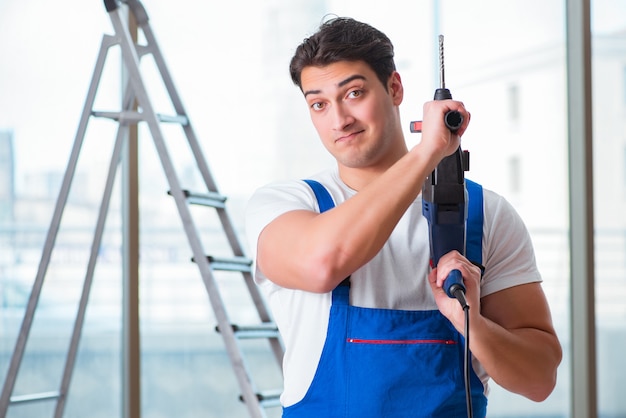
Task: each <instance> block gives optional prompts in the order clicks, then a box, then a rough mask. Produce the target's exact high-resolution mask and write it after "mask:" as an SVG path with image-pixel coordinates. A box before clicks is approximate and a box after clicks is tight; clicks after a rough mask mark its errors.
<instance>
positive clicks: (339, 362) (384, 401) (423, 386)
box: [283, 180, 487, 418]
mask: <svg viewBox="0 0 626 418" xmlns="http://www.w3.org/2000/svg"><path fill="white" fill-rule="evenodd" d="M306 181H307V183H308V184H309V185H310V186H311V187H312V188H313V190H314V191H315V194H316V197H317V199H318V203H319V206H320V211H321V212H323V211H324V210H328V209H330V208H332V207H333V206H334V203H333V201H332V198H331V197H330V195H329V193H328V191H327V190H326V189H325V188H324V187H323V186H321V184H319V183H317V182H313V181H311V180H306ZM475 186H477V185H476V184H475V183H472V184H470V182H468V186H467V187H468V192H469V196H470V204H469V205H468V212H472V204H471V200H472V196H474V203H476V202H477V201H478V203H480V204H479V205H475V206H474V207H475V208H476V209H478V210H479V212H480V213H479V214H474V215H476V216H479V217H480V225H479V227H480V228H479V231H480V232H479V233H478V235H479V237H480V239H479V244H481V243H482V189H481V188H480V186H478V188H477V187H475ZM476 193H479V194H478V195H476ZM476 196H477V197H476ZM472 216H473V215H472V214H468V217H469V218H471V217H472ZM469 224H470V222H469V221H468V233H467V235H468V240H467V241H468V242H467V246H468V251H467V254H468V258H469V255H470V254H469V247H470V246H473V245H475V244H476V240H475V239H474V238H475V235H473V236H472V237H470V235H471V234H472V229H473V230H474V232H476V229H475V228H477V227H476V225H473V226H472V227H470V225H469ZM472 239H474V242H473V243H472V242H471V241H472ZM481 245H482V244H481ZM478 249H479V250H478V252H479V253H480V252H481V250H480V249H481V246H479V247H478ZM472 251H474V250H472ZM473 261H476V262H480V259H478V260H475V259H474V260H473ZM349 292H350V286H349V284H347V281H344V283H342V284H341V285H339V286H337V288H335V290H333V292H332V305H331V310H330V319H329V323H328V332H327V336H326V342H325V344H324V348H323V350H322V355H321V358H320V361H319V364H318V367H317V371H316V373H315V377H314V378H313V382H312V383H311V386H310V387H309V390H308V392H307V393H306V395H305V397H304V398H303V399H302V400H301V401H300V402H298V403H296V404H295V405H292V406H289V407H286V408H284V409H283V417H285V418H289V417H298V418H302V417H311V418H321V417H324V418H326V417H333V418H334V417H358V418H368V417H373V418H374V417H375V418H383V417H385V418H387V417H389V418H405V417H412V418H413V417H445V418H454V417H467V410H466V399H465V386H464V379H463V353H464V351H463V350H464V342H463V337H462V335H461V334H460V333H459V332H457V331H456V329H455V328H454V327H453V326H452V324H451V323H450V321H449V320H448V319H447V318H445V317H444V316H443V315H442V314H441V313H440V312H439V311H438V310H429V311H404V310H391V309H373V308H362V307H357V306H351V305H350V304H349ZM471 393H472V404H473V409H474V411H473V412H474V416H475V417H476V418H482V417H484V416H485V415H486V409H487V398H486V397H485V395H484V388H483V385H482V382H481V381H480V379H479V378H478V376H477V375H476V374H475V373H474V371H473V370H472V372H471Z"/></svg>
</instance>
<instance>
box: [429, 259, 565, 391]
mask: <svg viewBox="0 0 626 418" xmlns="http://www.w3.org/2000/svg"><path fill="white" fill-rule="evenodd" d="M454 268H458V269H459V270H461V272H462V274H463V277H464V278H465V285H466V287H467V297H468V304H469V305H470V349H471V350H472V354H473V355H474V356H475V357H476V358H477V359H478V361H480V364H481V365H482V366H483V367H484V368H485V371H486V372H487V373H488V374H489V376H490V377H491V378H492V379H493V380H494V381H496V382H497V383H498V384H499V385H500V386H502V387H503V388H505V389H507V390H509V391H511V392H514V393H518V394H520V395H523V396H525V397H527V398H529V399H531V400H533V401H542V400H544V399H545V398H547V397H548V395H550V393H551V392H552V390H553V389H554V386H555V384H556V370H557V367H558V365H559V363H560V362H561V357H562V351H561V345H560V343H559V340H558V338H557V336H556V332H555V330H554V327H553V325H552V318H551V315H550V309H549V307H548V303H547V301H546V298H545V295H544V293H543V290H542V288H541V285H540V284H539V283H528V284H523V285H519V286H514V287H511V288H508V289H504V290H501V291H499V292H496V293H493V294H490V295H487V296H485V297H483V298H480V296H479V293H480V287H479V286H480V284H479V283H480V272H479V270H478V269H477V268H476V267H475V266H473V265H472V264H471V263H469V262H468V261H467V260H466V259H464V258H463V257H462V256H461V255H460V254H458V253H450V254H446V255H445V256H444V257H443V258H442V260H441V262H440V264H439V268H438V269H435V270H433V272H432V273H431V275H430V277H429V279H430V283H431V286H432V288H433V292H434V295H435V298H436V300H437V305H438V306H439V309H440V310H441V312H442V313H443V314H444V315H445V316H446V317H448V318H450V320H451V321H452V323H453V324H454V326H455V327H456V328H457V330H459V331H460V332H464V313H463V311H462V309H461V306H460V304H459V303H458V302H457V301H456V300H455V299H450V298H449V297H448V296H447V295H446V294H445V293H444V292H443V290H442V289H441V287H440V286H441V284H442V283H443V280H444V279H445V277H446V276H447V273H448V272H449V271H450V270H452V269H454ZM437 270H439V271H437ZM479 298H480V300H479ZM477 307H478V309H477Z"/></svg>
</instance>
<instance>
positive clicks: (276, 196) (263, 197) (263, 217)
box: [245, 181, 318, 284]
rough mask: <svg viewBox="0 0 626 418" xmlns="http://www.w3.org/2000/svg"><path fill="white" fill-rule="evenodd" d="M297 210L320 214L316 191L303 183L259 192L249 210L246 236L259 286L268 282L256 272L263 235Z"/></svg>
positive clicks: (272, 187)
mask: <svg viewBox="0 0 626 418" xmlns="http://www.w3.org/2000/svg"><path fill="white" fill-rule="evenodd" d="M294 210H318V208H317V201H316V200H315V195H314V194H313V191H312V190H311V189H310V188H309V187H308V186H307V185H306V183H304V182H302V181H291V182H283V183H273V184H270V185H267V186H264V187H262V188H260V189H258V190H257V191H256V192H254V194H253V195H252V197H251V198H250V200H249V201H248V204H247V206H246V213H245V234H246V239H247V241H248V247H249V248H250V253H251V254H250V255H251V257H252V260H253V262H254V272H255V274H254V277H255V280H256V282H257V283H259V284H262V283H264V282H265V281H266V280H267V278H266V277H265V276H264V275H263V273H262V272H261V271H260V270H258V269H257V268H256V254H257V242H258V239H259V236H260V235H261V232H263V229H265V227H266V226H267V225H269V224H270V223H271V222H272V221H273V220H274V219H276V218H278V217H279V216H280V215H282V214H284V213H287V212H290V211H294Z"/></svg>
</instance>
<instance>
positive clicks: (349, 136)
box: [335, 130, 363, 142]
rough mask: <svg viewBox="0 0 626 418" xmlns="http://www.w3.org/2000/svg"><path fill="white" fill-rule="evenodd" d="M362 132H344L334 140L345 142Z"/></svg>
mask: <svg viewBox="0 0 626 418" xmlns="http://www.w3.org/2000/svg"><path fill="white" fill-rule="evenodd" d="M362 132H363V130H360V131H355V132H350V133H347V134H344V135H342V136H340V137H338V138H336V139H335V142H347V141H350V140H352V139H354V138H355V137H356V136H358V135H359V134H360V133H362Z"/></svg>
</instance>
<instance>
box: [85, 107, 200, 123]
mask: <svg viewBox="0 0 626 418" xmlns="http://www.w3.org/2000/svg"><path fill="white" fill-rule="evenodd" d="M91 115H92V116H95V117H97V118H106V119H112V120H115V121H119V122H133V123H135V122H141V121H143V120H146V117H145V115H144V114H143V113H141V112H135V111H130V110H127V111H122V112H109V111H100V110H94V111H92V112H91ZM156 116H157V119H158V120H159V122H163V123H180V124H181V125H188V124H189V119H188V118H187V116H184V115H174V116H171V115H163V114H161V113H157V114H156Z"/></svg>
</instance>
